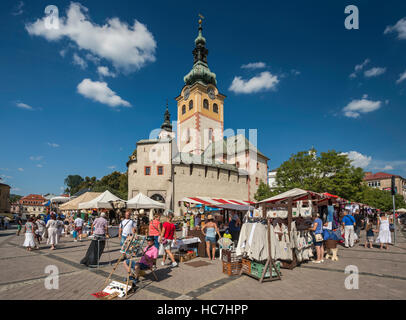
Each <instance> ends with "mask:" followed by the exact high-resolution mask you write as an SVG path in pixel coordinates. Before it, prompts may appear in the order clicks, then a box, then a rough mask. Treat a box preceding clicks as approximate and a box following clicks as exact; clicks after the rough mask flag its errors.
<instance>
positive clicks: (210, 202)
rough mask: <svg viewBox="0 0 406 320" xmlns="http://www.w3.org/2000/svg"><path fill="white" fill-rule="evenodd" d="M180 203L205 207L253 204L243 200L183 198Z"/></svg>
mask: <svg viewBox="0 0 406 320" xmlns="http://www.w3.org/2000/svg"><path fill="white" fill-rule="evenodd" d="M180 201H182V202H188V203H194V204H204V205H206V206H214V207H217V206H221V205H226V204H232V205H240V206H247V205H250V204H253V202H251V201H244V200H234V199H223V198H209V197H200V196H199V197H185V198H183V199H181V200H180Z"/></svg>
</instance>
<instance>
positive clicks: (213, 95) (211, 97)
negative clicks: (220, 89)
mask: <svg viewBox="0 0 406 320" xmlns="http://www.w3.org/2000/svg"><path fill="white" fill-rule="evenodd" d="M207 94H208V95H209V97H210V99H212V100H213V99H214V98H215V94H214V89H213V88H211V87H210V88H208V89H207Z"/></svg>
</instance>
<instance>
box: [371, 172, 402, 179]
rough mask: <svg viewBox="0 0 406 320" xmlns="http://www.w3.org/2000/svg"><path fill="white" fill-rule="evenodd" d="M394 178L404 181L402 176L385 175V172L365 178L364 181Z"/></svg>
mask: <svg viewBox="0 0 406 320" xmlns="http://www.w3.org/2000/svg"><path fill="white" fill-rule="evenodd" d="M392 176H395V177H399V178H401V179H403V178H402V177H401V176H398V175H395V174H390V173H385V172H377V173H374V174H369V175H366V176H365V177H364V180H365V181H369V180H379V179H390V178H392Z"/></svg>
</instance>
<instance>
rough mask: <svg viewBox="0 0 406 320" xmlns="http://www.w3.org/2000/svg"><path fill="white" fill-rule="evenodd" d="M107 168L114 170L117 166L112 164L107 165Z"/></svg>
mask: <svg viewBox="0 0 406 320" xmlns="http://www.w3.org/2000/svg"><path fill="white" fill-rule="evenodd" d="M107 168H108V169H111V170H113V169H115V168H116V166H110V167H107Z"/></svg>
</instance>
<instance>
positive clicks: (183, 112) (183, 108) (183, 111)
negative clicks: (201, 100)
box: [182, 105, 186, 114]
mask: <svg viewBox="0 0 406 320" xmlns="http://www.w3.org/2000/svg"><path fill="white" fill-rule="evenodd" d="M185 113H186V106H185V105H183V106H182V114H185Z"/></svg>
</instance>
